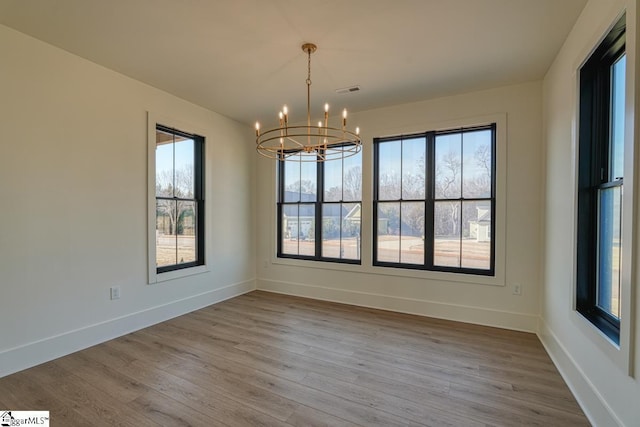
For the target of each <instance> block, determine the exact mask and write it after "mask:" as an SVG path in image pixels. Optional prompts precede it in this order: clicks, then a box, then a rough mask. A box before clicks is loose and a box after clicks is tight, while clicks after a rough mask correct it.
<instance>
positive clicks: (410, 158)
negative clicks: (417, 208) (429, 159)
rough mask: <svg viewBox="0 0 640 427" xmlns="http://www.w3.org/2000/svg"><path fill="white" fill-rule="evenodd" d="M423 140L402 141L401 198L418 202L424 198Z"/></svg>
mask: <svg viewBox="0 0 640 427" xmlns="http://www.w3.org/2000/svg"><path fill="white" fill-rule="evenodd" d="M425 147H426V146H425V138H414V139H405V140H404V141H402V198H403V199H409V200H419V199H424V197H425V191H424V189H425V185H424V182H425V181H424V172H425V158H426V156H425Z"/></svg>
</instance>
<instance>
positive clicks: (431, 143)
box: [424, 132, 436, 269]
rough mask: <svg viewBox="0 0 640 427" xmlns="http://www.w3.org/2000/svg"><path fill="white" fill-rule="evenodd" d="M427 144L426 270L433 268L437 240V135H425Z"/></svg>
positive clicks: (432, 133)
mask: <svg viewBox="0 0 640 427" xmlns="http://www.w3.org/2000/svg"><path fill="white" fill-rule="evenodd" d="M425 143H426V145H427V146H426V157H427V158H426V161H425V169H426V170H425V174H424V176H425V180H426V181H427V182H426V183H425V191H426V194H425V196H426V197H425V210H424V212H425V215H424V221H425V224H424V258H425V262H424V264H425V266H426V268H429V269H432V268H433V255H434V254H433V250H434V241H433V239H434V238H435V227H434V209H435V203H434V198H435V186H436V180H435V175H436V173H435V170H436V166H435V164H436V163H435V133H434V132H427V134H426V135H425Z"/></svg>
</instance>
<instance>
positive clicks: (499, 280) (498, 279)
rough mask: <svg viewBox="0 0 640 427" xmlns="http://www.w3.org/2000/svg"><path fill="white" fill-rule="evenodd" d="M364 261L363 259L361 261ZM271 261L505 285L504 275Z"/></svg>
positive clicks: (292, 260)
mask: <svg viewBox="0 0 640 427" xmlns="http://www.w3.org/2000/svg"><path fill="white" fill-rule="evenodd" d="M364 262H366V261H363V263H364ZM271 263H272V264H274V265H282V266H289V267H300V268H314V269H320V270H333V271H347V272H351V273H361V274H375V275H376V276H390V277H406V278H413V279H422V280H433V281H440V282H457V283H471V284H477V285H486V286H505V279H504V276H501V275H498V273H497V272H496V275H495V276H483V275H475V274H466V273H449V272H442V271H430V270H414V269H404V268H394V267H378V266H371V265H368V266H366V265H363V264H347V263H338V262H336V263H334V262H325V261H309V260H301V259H291V258H272V259H271Z"/></svg>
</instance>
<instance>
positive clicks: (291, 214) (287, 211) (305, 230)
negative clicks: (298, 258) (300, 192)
mask: <svg viewBox="0 0 640 427" xmlns="http://www.w3.org/2000/svg"><path fill="white" fill-rule="evenodd" d="M282 213H283V217H282V230H283V233H282V234H283V235H282V253H285V254H291V255H314V254H315V250H314V246H313V240H314V233H315V229H314V226H315V221H314V216H315V206H314V205H310V204H301V205H284V206H283V207H282Z"/></svg>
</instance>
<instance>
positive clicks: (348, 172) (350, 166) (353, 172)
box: [325, 151, 362, 202]
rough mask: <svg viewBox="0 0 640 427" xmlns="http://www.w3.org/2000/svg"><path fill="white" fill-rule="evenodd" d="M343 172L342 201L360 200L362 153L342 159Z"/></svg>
mask: <svg viewBox="0 0 640 427" xmlns="http://www.w3.org/2000/svg"><path fill="white" fill-rule="evenodd" d="M329 163H331V162H329ZM325 165H326V163H325ZM343 171H344V177H343V188H344V195H343V200H345V201H353V202H356V201H360V200H362V151H360V152H359V153H358V154H356V155H354V156H351V157H347V158H346V159H344V167H343Z"/></svg>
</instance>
